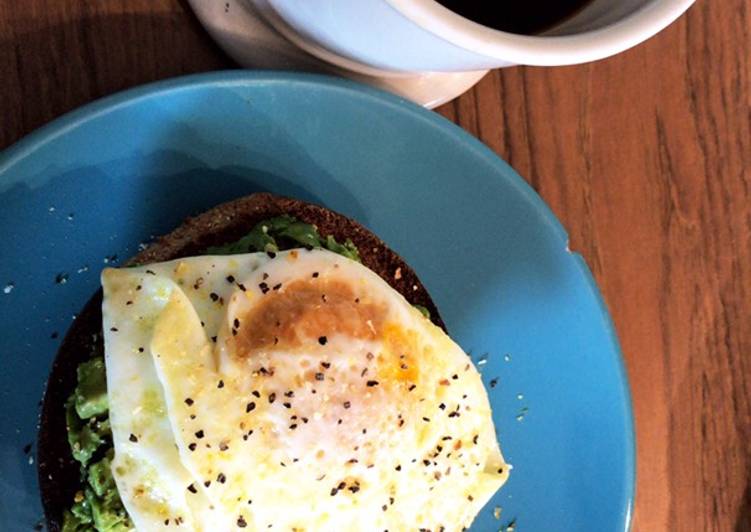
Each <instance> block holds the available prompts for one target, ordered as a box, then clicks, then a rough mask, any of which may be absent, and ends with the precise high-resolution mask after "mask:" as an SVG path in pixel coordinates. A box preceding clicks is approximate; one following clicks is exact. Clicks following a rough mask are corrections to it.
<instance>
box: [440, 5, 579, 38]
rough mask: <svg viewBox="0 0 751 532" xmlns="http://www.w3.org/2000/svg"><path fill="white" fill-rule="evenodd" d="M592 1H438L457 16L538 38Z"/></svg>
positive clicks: (494, 27)
mask: <svg viewBox="0 0 751 532" xmlns="http://www.w3.org/2000/svg"><path fill="white" fill-rule="evenodd" d="M591 2H592V0H505V1H504V0H501V1H498V2H488V1H487V0H438V3H440V4H442V5H443V6H444V7H446V8H448V9H450V10H451V11H453V12H454V13H456V14H457V15H461V16H462V17H464V18H466V19H469V20H471V21H473V22H477V23H478V24H482V25H483V26H487V27H489V28H493V29H496V30H501V31H506V32H509V33H517V34H520V35H535V34H539V33H542V32H544V31H546V30H549V29H551V28H553V27H555V26H557V25H558V24H559V23H561V22H563V21H565V20H566V19H568V18H570V17H572V16H574V15H575V14H577V13H578V12H579V11H580V10H581V9H582V8H584V7H586V5H587V4H589V3H591Z"/></svg>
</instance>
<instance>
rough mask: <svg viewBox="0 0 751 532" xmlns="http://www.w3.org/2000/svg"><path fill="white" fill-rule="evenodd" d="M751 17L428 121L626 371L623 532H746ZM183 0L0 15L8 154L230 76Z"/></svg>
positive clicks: (719, 11)
mask: <svg viewBox="0 0 751 532" xmlns="http://www.w3.org/2000/svg"><path fill="white" fill-rule="evenodd" d="M750 58H751V7H750V4H749V3H748V0H717V1H714V2H710V1H709V0H699V1H698V2H697V5H695V6H694V7H693V8H692V9H691V10H690V11H689V12H688V14H687V15H686V16H684V17H683V18H681V19H680V20H679V21H678V22H676V23H675V24H673V25H672V26H671V27H669V28H668V29H667V30H666V31H664V32H663V33H661V34H660V35H658V36H657V37H655V38H653V39H651V40H650V41H648V42H647V43H644V44H642V45H641V46H638V47H637V48H635V49H633V50H630V51H628V52H626V53H623V54H621V55H619V56H617V57H614V58H611V59H608V60H604V61H599V62H597V63H593V64H588V65H581V66H573V67H564V68H524V67H518V68H508V69H505V70H499V71H494V72H491V73H490V74H489V75H488V76H486V77H485V78H484V79H483V80H482V81H481V82H480V83H479V84H478V85H477V86H476V87H475V88H474V89H473V90H472V91H470V92H469V93H467V94H465V95H464V96H462V97H461V98H459V99H458V100H456V101H454V102H451V103H449V104H447V105H444V106H443V107H441V108H440V109H439V110H438V112H439V113H441V114H442V115H444V116H446V117H448V118H449V119H451V120H453V121H455V122H457V123H458V124H460V125H461V126H462V127H464V128H465V129H466V130H468V131H469V132H470V133H472V134H474V135H476V136H477V137H479V138H480V139H481V140H482V141H484V142H485V143H486V144H488V145H489V146H490V147H491V148H492V149H493V150H495V151H496V152H497V153H498V154H499V155H500V156H501V157H503V158H504V159H506V160H507V161H509V162H510V163H511V165H513V166H514V167H515V168H516V169H517V170H518V171H519V173H520V174H521V175H522V176H524V177H525V178H526V179H527V180H528V181H529V182H530V183H531V184H532V186H533V187H534V188H535V189H536V190H537V191H538V192H539V193H540V194H541V195H542V197H543V198H544V199H545V201H547V203H548V204H549V205H550V206H551V207H552V209H553V211H555V213H556V214H557V215H558V216H559V218H560V219H561V220H562V222H563V224H564V225H565V226H566V227H567V228H568V231H569V233H570V236H571V247H572V248H573V249H574V250H576V251H579V252H580V253H582V255H584V257H585V258H586V260H587V262H588V263H589V265H590V267H591V269H592V270H593V272H594V274H595V277H596V278H597V281H598V283H599V285H600V288H601V290H602V292H603V294H604V296H605V299H606V301H607V304H608V306H609V307H610V311H611V313H612V316H613V319H614V321H615V324H616V327H617V329H618V333H619V336H620V339H621V344H622V347H623V351H624V354H625V358H626V365H627V367H628V373H629V378H630V381H631V390H632V394H633V401H634V412H635V418H636V428H637V437H638V444H637V446H638V470H637V478H638V483H637V502H636V509H635V514H634V530H636V531H639V532H642V531H644V532H651V531H656V530H676V531H682V530H687V531H688V530H690V531H722V532H749V531H751V59H750ZM235 66H236V65H234V64H233V62H232V61H231V60H230V59H229V58H227V56H225V55H224V54H223V53H222V52H221V51H220V50H219V48H217V46H216V45H214V44H213V43H212V41H211V40H210V39H209V38H208V36H207V35H206V33H205V32H204V31H203V29H202V28H201V26H200V25H199V23H198V22H197V20H196V18H195V16H194V15H193V14H192V13H191V11H190V8H189V7H188V5H187V3H186V2H185V1H184V0H107V1H102V0H24V1H23V2H18V0H0V124H1V125H2V127H1V128H0V148H5V147H7V146H8V145H10V144H11V143H13V142H14V141H16V140H18V139H19V138H21V137H22V136H23V135H25V134H27V133H29V132H30V131H32V130H34V129H35V128H37V127H39V126H41V125H42V124H44V123H46V122H48V121H49V120H52V119H53V118H55V117H57V116H59V115H61V114H62V113H64V112H66V111H69V110H71V109H73V108H75V107H78V106H80V105H82V104H84V103H87V102H89V101H91V100H93V99H95V98H99V97H100V96H104V95H107V94H110V93H112V92H114V91H118V90H121V89H125V88H127V87H131V86H134V85H138V84H140V83H144V82H147V81H152V80H156V79H162V78H167V77H171V76H177V75H180V74H187V73H192V72H201V71H206V70H212V69H222V68H234V67H235Z"/></svg>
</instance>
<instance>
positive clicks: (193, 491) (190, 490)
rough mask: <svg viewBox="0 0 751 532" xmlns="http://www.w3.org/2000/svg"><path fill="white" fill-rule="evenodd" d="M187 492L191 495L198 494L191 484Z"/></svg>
mask: <svg viewBox="0 0 751 532" xmlns="http://www.w3.org/2000/svg"><path fill="white" fill-rule="evenodd" d="M188 491H189V492H191V493H198V490H197V489H196V487H195V486H194V485H193V484H191V485H190V486H188Z"/></svg>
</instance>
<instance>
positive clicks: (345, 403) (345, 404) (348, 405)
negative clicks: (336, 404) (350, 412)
mask: <svg viewBox="0 0 751 532" xmlns="http://www.w3.org/2000/svg"><path fill="white" fill-rule="evenodd" d="M350 406H352V403H350V402H349V401H344V408H349V407H350Z"/></svg>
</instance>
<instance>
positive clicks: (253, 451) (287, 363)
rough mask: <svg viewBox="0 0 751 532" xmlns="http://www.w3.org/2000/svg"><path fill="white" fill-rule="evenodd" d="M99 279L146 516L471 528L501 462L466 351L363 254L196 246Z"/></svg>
mask: <svg viewBox="0 0 751 532" xmlns="http://www.w3.org/2000/svg"><path fill="white" fill-rule="evenodd" d="M199 278H201V279H202V280H201V281H200V283H199V282H198V279H199ZM102 284H103V287H104V293H105V300H104V327H105V348H106V353H107V355H106V362H107V371H108V387H109V394H110V404H111V409H112V413H111V416H112V422H113V439H114V440H115V452H116V459H115V463H114V465H113V470H114V474H115V479H116V481H117V484H118V488H119V489H120V491H121V495H122V496H123V500H124V503H125V505H126V508H127V509H128V512H129V513H130V515H131V516H132V517H133V519H134V522H135V524H136V526H137V527H138V528H139V529H143V530H151V529H154V528H157V525H161V526H163V522H164V520H165V519H171V520H172V521H171V522H173V523H175V524H176V525H178V526H184V527H185V528H186V529H195V530H230V529H241V528H242V529H246V530H261V529H263V530H267V529H269V528H271V529H274V530H279V529H281V530H297V531H303V530H305V531H329V530H331V531H339V530H391V531H397V530H408V529H409V530H414V529H419V528H425V529H430V530H433V531H437V530H441V529H443V530H461V529H462V528H463V527H468V526H469V525H470V524H471V522H472V520H473V519H474V517H475V515H476V514H477V513H478V512H479V510H480V509H481V508H482V506H483V505H484V504H485V503H486V502H487V500H488V499H489V498H490V497H491V496H492V495H493V493H495V491H496V490H497V489H498V488H499V487H500V486H501V485H502V484H503V482H504V481H505V479H506V477H507V474H508V470H509V466H507V465H506V464H505V463H504V461H503V458H502V456H501V453H500V450H499V447H498V443H497V440H496V436H495V430H494V427H493V422H492V418H491V412H490V406H489V402H488V398H487V394H486V392H485V390H484V388H483V385H482V382H481V379H480V376H479V374H478V372H477V371H476V369H475V368H474V366H473V365H472V363H471V361H470V359H469V357H468V356H467V355H466V354H465V353H464V352H463V351H462V350H461V348H460V347H459V346H457V345H456V344H455V343H454V342H452V341H451V340H450V339H449V338H448V337H447V336H446V335H445V333H443V331H441V330H440V329H439V328H437V327H436V326H435V325H433V324H432V323H431V322H430V321H429V320H427V319H425V318H424V317H423V316H422V315H421V314H420V313H419V312H418V311H416V310H415V309H413V308H412V307H411V306H410V305H409V303H407V302H406V300H404V298H403V297H402V296H401V295H400V294H399V293H397V292H396V291H394V290H393V289H392V288H391V287H389V286H388V284H387V283H386V282H385V281H383V280H382V279H381V278H380V277H379V276H378V275H376V274H375V273H373V272H372V271H370V270H369V269H367V268H366V267H364V266H362V265H360V264H358V263H356V262H353V261H350V260H348V259H345V258H343V257H341V256H339V255H336V254H334V253H330V252H327V251H321V250H314V251H305V250H294V251H290V252H284V253H279V254H277V255H276V257H275V258H273V259H272V258H269V257H268V256H267V255H266V254H249V255H237V256H231V257H195V258H188V259H181V260H179V261H173V262H170V263H164V264H159V265H150V266H144V267H139V268H129V269H122V270H112V269H109V270H105V272H104V274H103V276H102ZM138 286H140V287H141V288H140V289H137V287H138ZM129 301H130V302H131V303H128V302H129ZM287 319H289V320H292V321H291V322H289V323H288V322H286V321H287ZM112 328H114V329H116V330H112ZM319 329H320V330H319ZM272 338H273V341H271V340H272ZM140 348H142V349H143V352H141V351H140ZM144 397H146V399H147V400H146V401H144ZM146 406H148V408H147V407H146ZM146 413H148V415H147V414H146ZM134 431H137V432H134ZM130 434H135V435H136V437H137V442H133V441H131V437H130ZM189 486H190V487H191V489H190V490H188V489H187V488H188V487H189ZM139 488H146V489H145V490H143V489H139ZM194 491H195V493H194ZM155 501H156V502H157V503H158V504H157V503H155ZM177 517H180V518H181V520H180V522H177V521H175V519H176V518H177Z"/></svg>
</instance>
